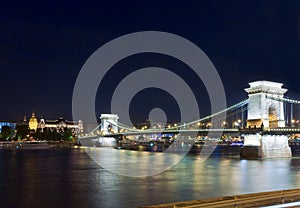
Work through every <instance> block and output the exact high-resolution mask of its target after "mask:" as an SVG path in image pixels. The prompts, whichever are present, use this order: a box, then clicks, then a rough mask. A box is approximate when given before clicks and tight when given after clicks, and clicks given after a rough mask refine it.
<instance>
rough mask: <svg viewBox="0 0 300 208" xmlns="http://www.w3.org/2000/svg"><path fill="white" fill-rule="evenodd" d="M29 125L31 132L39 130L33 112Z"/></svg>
mask: <svg viewBox="0 0 300 208" xmlns="http://www.w3.org/2000/svg"><path fill="white" fill-rule="evenodd" d="M28 125H29V130H31V131H36V130H37V128H38V120H37V118H36V117H35V114H34V112H32V115H31V118H30V119H29V123H28Z"/></svg>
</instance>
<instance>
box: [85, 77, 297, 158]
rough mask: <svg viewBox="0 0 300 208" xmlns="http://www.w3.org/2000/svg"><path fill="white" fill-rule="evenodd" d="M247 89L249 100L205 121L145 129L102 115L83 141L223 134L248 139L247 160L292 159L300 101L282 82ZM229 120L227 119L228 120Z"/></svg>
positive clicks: (245, 148)
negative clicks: (287, 157)
mask: <svg viewBox="0 0 300 208" xmlns="http://www.w3.org/2000/svg"><path fill="white" fill-rule="evenodd" d="M249 85H250V87H249V88H247V89H245V91H246V92H247V93H248V98H247V99H244V100H242V101H241V102H238V103H236V104H234V105H232V106H230V107H228V108H226V109H223V110H220V111H219V112H217V113H214V114H212V115H208V116H205V117H203V118H200V119H197V120H194V121H187V122H184V123H174V124H168V125H167V124H165V125H161V124H151V125H145V126H142V127H141V128H136V127H134V126H128V125H125V124H122V123H121V122H119V121H118V119H119V117H118V116H117V115H115V114H102V115H101V124H100V125H98V126H97V127H96V128H95V129H93V130H92V131H90V132H89V133H87V134H85V135H81V136H80V137H79V140H84V139H90V138H97V137H114V138H117V137H120V136H125V137H128V136H138V135H148V136H150V137H151V135H152V136H153V135H155V136H156V137H157V135H163V134H179V133H180V134H185V133H187V134H188V133H196V135H207V134H208V133H221V134H227V135H239V136H242V137H243V138H244V153H243V154H244V156H245V157H248V156H250V157H252V156H253V157H275V156H290V155H291V150H290V148H289V146H288V140H289V139H290V138H292V137H297V134H298V133H300V128H299V127H300V126H299V125H300V124H299V119H300V107H299V104H300V101H298V100H295V99H292V98H287V97H285V96H284V94H285V93H286V92H287V89H284V88H282V86H283V84H282V83H276V82H270V81H256V82H251V83H249ZM224 118H225V119H224Z"/></svg>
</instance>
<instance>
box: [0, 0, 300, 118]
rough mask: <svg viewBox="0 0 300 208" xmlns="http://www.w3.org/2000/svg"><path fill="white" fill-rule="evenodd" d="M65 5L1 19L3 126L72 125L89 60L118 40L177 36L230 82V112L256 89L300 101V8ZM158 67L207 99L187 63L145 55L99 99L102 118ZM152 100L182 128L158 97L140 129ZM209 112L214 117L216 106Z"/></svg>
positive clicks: (116, 71) (8, 10) (20, 6)
mask: <svg viewBox="0 0 300 208" xmlns="http://www.w3.org/2000/svg"><path fill="white" fill-rule="evenodd" d="M57 4H58V2H53V3H46V4H44V6H42V5H40V4H39V3H38V2H33V3H32V4H27V3H22V2H6V3H3V7H1V9H0V10H1V12H0V22H1V26H0V45H1V47H0V54H1V61H0V67H1V72H2V76H1V86H2V89H3V90H2V99H1V100H2V108H1V110H0V119H1V120H21V119H22V118H23V116H24V114H27V115H30V113H31V112H32V110H35V112H38V115H42V116H43V117H47V118H58V117H61V116H62V117H65V118H68V119H71V118H72V93H73V87H74V84H75V80H76V77H77V75H78V73H79V71H80V69H81V67H82V66H83V64H84V63H85V61H86V60H87V59H88V57H89V56H90V55H91V54H92V53H93V52H94V51H95V50H97V49H98V48H99V47H100V46H102V45H103V44H105V43H106V42H108V41H110V40H113V39H114V38H117V37H119V36H122V35H125V34H128V33H132V32H138V31H148V30H154V31H164V32H169V33H174V34H177V35H180V36H182V37H184V38H186V39H188V40H190V41H191V42H193V43H195V44H196V45H197V46H198V47H200V48H201V49H202V50H203V51H204V52H205V53H206V54H207V55H208V57H209V58H210V59H211V61H212V63H213V64H214V65H215V67H216V69H217V70H218V72H219V74H220V77H221V79H222V81H223V84H224V87H225V91H226V95H227V103H228V105H230V104H233V103H236V102H238V101H239V100H240V98H246V97H247V94H246V93H245V92H244V90H243V89H244V88H246V87H247V86H248V83H249V82H251V81H256V80H270V81H277V82H281V83H283V84H284V87H285V88H287V89H289V91H288V92H287V96H290V97H293V98H300V90H299V88H298V83H297V82H298V72H297V70H298V69H299V66H300V62H299V59H298V57H297V55H298V54H299V41H300V12H299V11H300V7H299V3H298V2H285V1H272V2H261V1H253V2H251V3H248V5H245V4H244V3H242V2H239V1H231V2H226V3H224V2H221V1H213V2H205V3H200V2H197V3H195V2H194V3H189V4H181V3H179V1H175V2H172V4H171V3H168V2H156V3H154V2H152V3H148V4H147V3H146V4H145V3H143V4H142V3H139V2H130V3H125V2H122V3H119V4H118V7H115V5H114V4H113V3H99V2H90V4H89V5H81V4H80V3H74V2H73V3H72V4H69V3H67V2H64V3H60V4H59V7H58V6H57ZM111 11H113V12H111ZM149 65H150V66H160V67H165V68H167V69H170V70H172V71H174V72H175V73H178V74H179V75H180V76H182V77H184V78H185V80H187V82H188V83H189V84H190V86H191V87H192V88H193V90H195V95H196V96H197V99H198V100H205V98H207V93H206V90H205V88H204V86H203V84H202V83H201V82H199V80H197V79H193V77H192V76H190V75H189V74H188V73H187V75H184V73H182V71H181V70H182V69H185V67H186V66H184V65H183V64H182V63H180V62H178V61H176V60H173V59H171V58H170V57H164V56H157V55H153V54H145V55H137V56H133V57H129V58H127V59H126V60H122V61H121V62H120V63H118V64H116V66H114V67H113V68H112V70H111V72H110V73H109V74H108V75H107V79H106V80H105V82H107V83H110V88H109V89H106V90H105V92H100V91H99V93H98V94H97V99H96V113H97V114H98V115H97V116H98V117H99V116H100V114H101V113H108V111H109V107H110V106H109V101H110V98H111V95H112V93H113V90H114V88H115V87H116V85H117V84H118V82H119V81H120V80H121V79H122V78H124V76H126V75H127V74H129V73H130V72H132V71H134V70H136V69H138V68H141V67H148V66H149ZM149 95H153V96H154V95H155V96H158V98H162V97H163V98H164V99H166V103H167V106H171V107H170V109H169V111H170V113H169V114H174V115H171V118H170V119H171V120H172V119H173V120H176V117H177V116H178V115H177V106H176V104H175V105H174V101H173V99H172V97H169V96H168V95H167V94H166V93H164V92H162V91H159V92H157V91H153V90H152V91H151V90H150V91H148V92H147V93H146V92H144V91H143V92H141V93H139V94H138V95H137V96H136V99H135V100H133V103H132V105H133V107H132V108H133V109H137V110H135V112H136V114H137V115H136V116H137V117H138V118H137V120H138V121H139V120H143V119H142V118H144V117H145V115H144V113H143V112H146V113H149V112H148V111H149V109H150V108H153V107H155V106H156V105H157V104H156V103H155V102H152V103H149V104H147V105H143V104H144V103H143V100H144V98H145V97H147V96H149ZM203 98H204V99H203ZM140 106H142V107H140ZM161 107H162V108H166V107H165V106H161ZM200 110H201V111H202V112H203V114H204V115H205V114H208V113H207V112H208V111H209V101H204V104H203V106H200ZM144 120H145V119H144Z"/></svg>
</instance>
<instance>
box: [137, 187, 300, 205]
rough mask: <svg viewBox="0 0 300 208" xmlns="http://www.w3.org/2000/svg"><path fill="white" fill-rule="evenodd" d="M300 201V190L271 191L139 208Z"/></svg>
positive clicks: (276, 203) (271, 203) (266, 203)
mask: <svg viewBox="0 0 300 208" xmlns="http://www.w3.org/2000/svg"><path fill="white" fill-rule="evenodd" d="M299 200H300V189H291V190H281V191H270V192H261V193H253V194H242V195H234V196H225V197H217V198H209V199H202V200H191V201H184V202H175V203H167V204H160V205H153V206H140V207H139V208H154V207H155V208H173V207H209V208H213V207H241V208H246V207H261V206H271V205H278V204H286V203H291V202H296V201H299Z"/></svg>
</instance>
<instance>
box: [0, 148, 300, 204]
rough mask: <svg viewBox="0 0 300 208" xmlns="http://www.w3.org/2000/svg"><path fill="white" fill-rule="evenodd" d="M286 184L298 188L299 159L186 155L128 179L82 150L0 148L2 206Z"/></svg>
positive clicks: (222, 192)
mask: <svg viewBox="0 0 300 208" xmlns="http://www.w3.org/2000/svg"><path fill="white" fill-rule="evenodd" d="M142 154H143V153H142ZM291 188H300V158H280V159H278V158H277V159H265V160H240V159H239V158H209V159H207V160H205V161H204V162H203V161H202V160H200V158H199V156H198V155H187V156H186V157H185V158H184V159H183V160H182V161H181V162H180V163H178V164H177V165H176V166H174V167H172V168H171V169H169V170H167V171H165V172H163V173H161V174H158V175H155V176H149V177H141V178H131V177H126V176H120V175H117V174H115V173H112V172H109V171H107V170H105V169H103V168H102V167H100V166H99V165H98V164H96V163H95V162H94V161H93V160H92V159H90V158H89V156H88V155H87V154H86V152H85V150H84V149H42V150H25V149H24V150H8V149H6V150H0V204H1V207H5V208H7V207H22V208H23V207H54V208H58V207H74V208H75V207H137V206H142V205H153V204H158V203H167V202H176V201H184V200H192V199H202V198H210V197H218V196H227V195H235V194H244V193H253V192H262V191H271V190H281V189H291Z"/></svg>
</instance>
